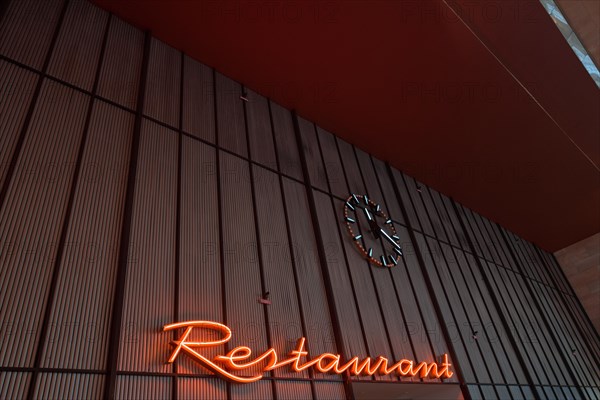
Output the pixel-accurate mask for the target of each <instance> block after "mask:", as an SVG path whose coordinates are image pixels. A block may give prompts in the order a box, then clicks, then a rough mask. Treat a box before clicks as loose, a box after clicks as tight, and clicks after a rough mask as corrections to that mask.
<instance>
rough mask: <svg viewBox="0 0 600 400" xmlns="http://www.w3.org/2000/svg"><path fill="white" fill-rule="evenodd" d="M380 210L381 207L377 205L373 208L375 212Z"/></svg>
mask: <svg viewBox="0 0 600 400" xmlns="http://www.w3.org/2000/svg"><path fill="white" fill-rule="evenodd" d="M380 210H381V206H380V205H379V204H377V207H375V211H377V212H379V211H380Z"/></svg>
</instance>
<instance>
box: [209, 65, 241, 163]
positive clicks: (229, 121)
mask: <svg viewBox="0 0 600 400" xmlns="http://www.w3.org/2000/svg"><path fill="white" fill-rule="evenodd" d="M216 80H217V81H216V90H217V93H216V98H217V128H218V131H217V132H218V135H219V138H218V142H219V146H221V147H222V148H224V149H226V150H229V151H231V152H234V153H235V154H239V155H241V156H243V157H247V155H248V149H247V143H246V128H245V125H244V106H243V104H242V102H243V100H242V99H241V98H240V96H241V95H242V88H241V86H240V84H239V83H237V82H235V81H233V80H231V79H229V78H227V77H226V76H224V75H221V74H219V73H218V72H217V73H216Z"/></svg>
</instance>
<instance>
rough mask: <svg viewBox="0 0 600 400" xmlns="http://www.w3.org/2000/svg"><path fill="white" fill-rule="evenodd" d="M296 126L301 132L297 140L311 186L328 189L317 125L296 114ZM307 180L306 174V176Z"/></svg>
mask: <svg viewBox="0 0 600 400" xmlns="http://www.w3.org/2000/svg"><path fill="white" fill-rule="evenodd" d="M294 127H295V128H296V129H297V131H298V133H299V135H300V136H299V137H300V140H299V141H297V143H298V149H299V151H300V160H301V162H302V170H303V171H304V166H305V165H306V168H307V170H306V174H308V178H310V184H311V186H314V187H316V188H318V189H321V190H323V191H327V173H326V172H325V166H324V165H323V159H322V157H321V153H320V150H319V142H318V140H319V139H318V137H317V131H316V129H315V125H314V124H313V123H311V122H309V121H307V120H305V119H304V118H300V117H298V116H296V115H294ZM304 179H305V180H306V179H307V178H306V176H305V177H304Z"/></svg>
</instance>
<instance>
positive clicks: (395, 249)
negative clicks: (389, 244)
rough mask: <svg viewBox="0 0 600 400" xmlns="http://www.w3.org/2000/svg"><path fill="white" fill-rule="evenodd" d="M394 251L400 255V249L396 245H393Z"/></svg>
mask: <svg viewBox="0 0 600 400" xmlns="http://www.w3.org/2000/svg"><path fill="white" fill-rule="evenodd" d="M394 251H395V252H396V253H398V255H399V256H401V255H402V251H401V250H400V249H398V248H397V247H394Z"/></svg>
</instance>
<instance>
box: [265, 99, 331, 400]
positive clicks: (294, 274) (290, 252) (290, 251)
mask: <svg viewBox="0 0 600 400" xmlns="http://www.w3.org/2000/svg"><path fill="white" fill-rule="evenodd" d="M268 106H269V119H270V123H271V130H272V134H273V143H274V147H275V149H276V150H275V161H276V163H277V170H278V171H280V173H279V174H278V175H277V179H278V184H279V187H278V191H279V194H280V204H281V208H282V212H283V217H284V219H285V221H284V223H285V233H286V239H287V244H288V248H287V249H282V251H283V252H284V254H286V255H287V256H288V257H289V263H290V266H291V271H290V272H288V276H290V275H291V277H290V278H291V280H292V281H293V282H294V292H295V293H294V294H295V297H294V298H292V299H290V302H291V303H294V302H295V303H296V307H297V311H298V313H297V314H298V317H299V320H300V332H301V333H302V335H303V337H307V333H308V331H307V327H306V318H305V316H304V315H305V314H304V313H305V311H304V310H305V307H304V305H303V304H302V293H301V289H300V288H301V284H300V279H299V276H298V264H299V261H298V260H297V259H296V258H295V256H294V244H293V238H292V228H291V226H290V215H289V214H290V210H289V209H288V206H287V201H286V191H285V187H284V182H283V177H282V175H281V171H282V165H281V156H280V154H279V152H280V151H279V149H280V146H279V143H278V138H281V133H279V134H278V133H277V132H276V131H277V130H278V129H279V130H280V129H286V127H285V126H281V124H280V122H281V121H279V123H277V124H276V122H275V121H276V118H277V119H281V116H277V117H276V116H275V115H274V110H273V107H272V104H271V101H270V100H269V103H268ZM276 112H277V111H276ZM279 112H280V111H279ZM288 115H289V114H288ZM290 122H291V121H290ZM290 127H291V126H290ZM288 133H289V132H288ZM284 134H285V133H284ZM284 160H287V155H284ZM304 209H306V207H305V208H304ZM308 233H309V235H308V237H307V238H306V240H308V238H309V237H311V236H310V232H308ZM275 265H277V264H275ZM312 276H313V279H314V284H313V286H316V287H317V288H322V278H321V277H320V274H313V275H312ZM290 278H288V279H290ZM318 282H321V285H318ZM290 292H291V291H290ZM329 326H330V327H331V322H330V323H329ZM286 331H287V330H286ZM286 336H287V335H286ZM286 339H288V340H289V339H290V338H289V337H286ZM311 349H312V345H311V347H310V348H308V350H307V351H310V350H311ZM307 375H308V376H309V378H311V379H313V378H314V373H313V371H312V370H309V371H308V373H307ZM308 389H309V390H310V397H312V398H314V397H315V386H314V382H313V381H312V380H311V382H310V384H309V385H308ZM278 391H279V393H278V395H279V397H280V398H285V397H286V396H285V395H286V393H285V390H283V389H278ZM305 397H307V398H308V395H306V396H305Z"/></svg>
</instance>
